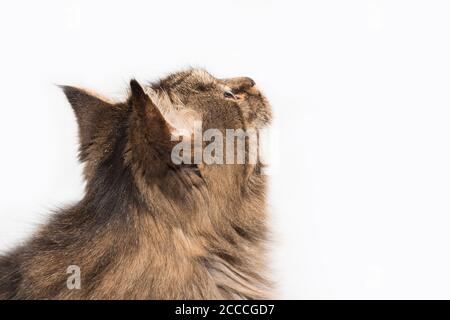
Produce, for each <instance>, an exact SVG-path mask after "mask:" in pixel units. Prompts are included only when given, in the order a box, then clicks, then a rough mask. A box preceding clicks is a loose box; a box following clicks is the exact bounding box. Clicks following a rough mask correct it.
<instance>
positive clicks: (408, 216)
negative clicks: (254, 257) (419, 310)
mask: <svg viewBox="0 0 450 320" xmlns="http://www.w3.org/2000/svg"><path fill="white" fill-rule="evenodd" d="M449 16H450V6H449V3H448V1H395V0H393V1H387V0H386V1H377V0H371V1H366V0H357V1H356V0H355V1H332V0H330V1H261V0H258V1H256V0H255V1H176V2H173V1H155V2H151V1H140V2H138V1H122V2H118V1H104V2H102V1H95V2H94V1H27V2H25V1H14V2H12V1H10V2H2V4H1V5H0V35H1V37H0V57H1V59H0V88H1V91H0V92H1V96H0V124H1V125H0V147H1V157H0V250H6V249H8V248H11V247H12V246H14V245H15V244H17V243H19V242H20V240H22V239H24V238H25V237H26V236H27V235H29V234H30V232H31V231H32V230H34V228H35V226H36V224H37V223H39V222H41V221H43V220H44V218H45V217H47V216H48V215H49V214H50V212H51V210H53V209H55V208H57V207H59V206H64V205H65V204H67V203H71V202H74V201H77V200H78V199H80V198H81V196H82V190H83V183H82V180H81V167H80V165H79V164H78V163H77V160H76V151H77V146H76V142H77V140H76V134H77V133H76V123H75V118H74V115H73V113H72V110H71V109H70V107H69V105H68V103H67V102H66V101H65V98H64V96H63V94H62V93H61V92H60V90H59V89H58V88H57V87H56V86H55V84H72V85H79V86H84V87H88V88H91V89H94V90H98V91H99V92H101V93H102V94H104V95H107V96H110V97H115V98H121V97H123V96H124V93H125V92H126V89H127V85H128V81H129V79H130V78H131V77H137V78H138V79H139V80H141V81H146V80H156V79H157V78H159V77H162V76H164V75H166V74H168V73H169V72H172V71H177V70H178V69H180V68H185V67H188V66H196V67H204V68H206V69H207V70H209V71H210V72H211V73H212V74H214V75H216V76H218V77H228V76H240V75H246V76H251V77H252V78H254V79H255V80H256V82H257V84H258V85H259V86H260V87H261V88H262V89H264V91H265V92H266V94H267V96H268V97H269V99H270V100H271V102H272V104H273V108H274V114H275V123H274V125H273V131H274V132H276V134H275V136H276V137H277V141H278V144H277V149H278V151H277V152H276V153H275V154H273V160H274V163H273V168H272V169H273V170H272V175H271V179H272V184H271V197H270V201H271V209H272V221H273V230H274V238H275V239H274V245H273V248H274V250H273V251H274V254H273V261H274V272H275V278H276V279H277V280H278V282H279V289H278V294H277V298H289V299H293V298H332V299H335V298H344V299H346V298H388V299H389V298H450V272H449V270H450V257H449V244H450V232H449V227H450V197H449V196H450V150H449V138H450V125H449V124H450V94H449V92H450V90H449V89H450V62H449V61H450V47H449V43H450V42H449V38H450V19H449Z"/></svg>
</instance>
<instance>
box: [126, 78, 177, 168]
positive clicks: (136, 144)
mask: <svg viewBox="0 0 450 320" xmlns="http://www.w3.org/2000/svg"><path fill="white" fill-rule="evenodd" d="M130 87H131V96H130V99H129V103H130V104H131V107H132V114H131V118H130V137H129V139H130V146H131V148H132V156H133V160H134V163H135V164H138V165H139V168H140V169H141V170H143V171H144V172H145V174H146V175H147V174H148V175H152V176H154V175H160V174H164V173H165V172H166V171H167V169H168V168H170V167H172V166H173V163H172V161H171V151H172V148H173V147H174V146H175V144H176V141H173V139H172V135H173V133H174V132H175V129H174V128H173V127H172V126H171V125H170V124H169V123H168V122H167V121H166V119H165V118H164V116H163V115H162V114H161V111H160V110H159V109H158V107H157V106H156V105H155V104H154V103H153V101H152V100H151V99H150V97H149V96H148V95H147V94H146V93H145V92H144V89H142V87H141V85H140V84H139V83H138V82H137V81H136V80H131V81H130Z"/></svg>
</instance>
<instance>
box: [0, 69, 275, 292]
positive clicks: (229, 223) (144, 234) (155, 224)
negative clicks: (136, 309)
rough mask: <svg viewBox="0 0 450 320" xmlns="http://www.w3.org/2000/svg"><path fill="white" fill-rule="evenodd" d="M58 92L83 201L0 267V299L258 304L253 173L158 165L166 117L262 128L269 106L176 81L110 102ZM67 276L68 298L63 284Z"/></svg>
mask: <svg viewBox="0 0 450 320" xmlns="http://www.w3.org/2000/svg"><path fill="white" fill-rule="evenodd" d="M63 90H64V93H65V94H66V96H67V98H68V100H69V102H70V104H71V105H72V107H73V109H74V112H75V115H76V117H77V121H78V124H79V135H80V160H81V161H82V162H84V164H85V169H84V175H85V179H86V181H87V186H86V192H85V195H84V197H83V199H82V200H81V201H80V202H79V203H77V204H76V205H74V206H72V207H69V208H67V209H64V210H61V211H59V212H56V213H55V214H54V215H52V217H51V219H50V221H48V223H46V224H45V225H43V226H42V227H41V228H40V229H39V230H38V232H37V233H36V234H35V235H34V236H33V237H32V238H30V239H29V240H28V241H27V242H26V244H25V245H23V246H20V247H18V248H17V249H16V250H13V251H11V252H9V253H8V254H6V255H4V256H1V257H0V299H261V298H267V297H269V296H270V283H269V281H268V280H267V279H266V265H267V262H266V260H265V258H266V257H265V254H266V240H267V225H266V200H265V193H266V178H265V177H264V175H262V174H261V165H260V164H259V163H258V164H257V165H252V166H251V167H249V165H246V164H235V165H174V164H173V163H171V161H170V151H171V148H172V147H173V143H174V142H173V141H171V139H170V134H171V133H172V130H173V129H174V128H173V126H174V125H173V123H177V121H176V120H173V119H172V120H170V119H169V118H170V117H173V112H175V111H177V110H184V111H183V112H181V113H180V114H181V117H183V114H184V115H186V114H191V115H192V114H195V115H199V116H200V117H202V120H203V123H204V126H205V128H220V129H226V128H247V127H259V126H262V125H263V124H264V125H265V124H267V123H268V122H269V121H270V117H271V113H270V107H269V105H268V103H267V101H266V100H265V98H264V97H263V96H262V94H261V93H260V92H259V91H258V90H257V89H256V88H255V87H254V82H253V81H250V80H249V78H235V79H230V80H218V79H216V78H214V77H212V76H211V75H209V74H208V73H207V72H205V71H202V70H188V71H183V72H180V73H176V74H173V75H171V76H169V77H167V78H166V79H164V80H162V81H160V82H159V83H157V84H154V85H152V86H148V87H145V88H144V90H143V89H142V88H141V87H140V85H139V84H138V83H137V82H135V81H132V82H131V93H130V97H129V99H128V100H127V101H125V102H122V103H111V102H110V101H107V100H105V99H102V98H100V97H99V96H98V95H93V94H91V93H89V92H88V91H85V90H82V89H78V88H74V87H63ZM224 90H233V92H234V93H235V94H236V97H234V99H229V98H225V97H224V96H223V91H224ZM146 93H147V94H146ZM186 110H188V111H189V112H187V113H186V112H185V111H186ZM175 113H176V112H175ZM168 114H172V116H167V115H168ZM184 120H186V119H184ZM171 123H172V124H171ZM175 126H176V124H175ZM71 265H76V266H79V267H80V270H81V288H80V289H69V288H68V287H67V285H66V281H67V279H68V277H69V276H70V274H68V273H67V268H68V267H69V266H71Z"/></svg>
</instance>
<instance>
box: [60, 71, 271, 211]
mask: <svg viewBox="0 0 450 320" xmlns="http://www.w3.org/2000/svg"><path fill="white" fill-rule="evenodd" d="M62 89H63V91H64V93H65V94H66V96H67V98H68V100H69V102H70V104H71V105H72V107H73V110H74V112H75V115H76V118H77V121H78V125H79V138H80V153H79V156H80V160H81V161H82V162H84V163H85V171H84V174H85V178H86V180H87V188H88V191H89V189H90V188H95V187H96V186H98V185H99V182H98V181H99V180H100V181H107V182H104V183H103V185H102V187H103V188H110V187H113V186H114V185H122V184H123V183H126V184H129V185H134V186H136V188H137V190H139V192H140V193H141V194H144V195H146V197H151V196H152V194H153V195H154V194H155V192H157V193H161V194H162V196H164V197H168V198H173V199H179V200H182V201H183V202H184V203H189V202H191V203H195V202H198V201H199V199H198V198H199V197H205V195H206V196H207V197H210V198H211V197H213V198H216V199H222V200H224V201H225V200H226V201H229V200H233V198H235V197H237V196H239V195H242V194H245V193H246V192H247V193H248V191H249V190H250V192H256V193H258V192H259V189H261V190H260V192H263V190H262V189H263V180H264V178H263V177H261V171H260V166H261V164H260V162H259V160H258V159H257V158H256V161H254V162H252V163H250V161H248V160H249V156H248V153H249V146H248V140H249V137H248V136H246V135H245V133H246V130H257V129H261V128H263V127H265V126H266V125H268V124H269V123H270V121H271V108H270V106H269V103H268V102H267V100H266V98H265V97H264V96H263V95H262V93H261V92H260V91H259V90H258V88H257V87H256V86H255V82H254V81H253V80H252V79H250V78H247V77H239V78H231V79H217V78H215V77H213V76H212V75H210V74H209V73H207V72H206V71H204V70H199V69H192V70H188V71H182V72H178V73H174V74H172V75H169V76H168V77H166V78H165V79H162V80H160V81H159V82H157V83H154V84H150V85H146V86H141V85H140V84H139V83H138V82H137V81H135V80H132V81H131V82H130V94H129V97H128V99H127V101H125V102H112V101H110V100H108V99H106V98H104V97H101V96H100V95H98V94H95V93H92V92H89V91H87V90H83V89H80V88H75V87H69V86H63V87H62ZM208 130H209V131H208ZM214 130H215V131H214ZM227 130H228V131H230V130H242V131H244V136H243V137H239V135H236V137H235V138H236V139H237V140H239V139H241V140H243V141H244V144H243V145H244V153H245V155H244V161H243V162H242V161H240V162H239V161H238V158H239V157H236V154H237V153H238V152H242V150H238V149H237V145H239V143H236V145H234V146H233V147H232V148H231V149H226V148H227V147H226V143H227V141H225V140H226V138H227V136H226V133H227ZM211 131H213V132H215V135H214V138H213V139H211V138H212V137H211V135H210V136H209V139H208V138H207V139H205V137H203V136H202V135H203V134H205V133H207V132H211ZM196 134H197V135H200V138H199V137H198V136H196ZM220 134H222V135H220ZM233 139H234V138H233ZM234 141H236V140H234ZM213 142H214V143H219V142H220V143H222V144H218V145H216V148H215V149H214V150H213V151H212V154H213V155H214V157H216V158H215V160H217V156H218V154H219V155H220V156H221V157H223V161H222V163H220V161H207V160H205V158H204V157H203V155H204V153H203V152H204V151H205V148H208V145H210V144H211V143H213ZM245 142H247V144H246V143H245ZM210 147H211V146H210ZM256 148H258V142H256ZM210 149H211V148H210ZM221 150H222V151H223V152H221ZM209 151H211V150H209ZM199 153H200V157H197V156H196V155H198V154H199ZM230 153H232V154H233V155H234V157H233V158H234V159H236V161H235V162H231V163H230V162H227V161H226V156H227V154H228V155H229V154H230ZM237 162H239V163H237ZM107 177H109V178H107ZM125 180H127V181H125ZM196 195H197V196H196ZM144 198H145V197H144ZM186 200H189V201H186ZM209 200H211V199H209Z"/></svg>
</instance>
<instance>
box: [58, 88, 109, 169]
mask: <svg viewBox="0 0 450 320" xmlns="http://www.w3.org/2000/svg"><path fill="white" fill-rule="evenodd" d="M60 88H61V89H62V90H63V92H64V94H65V95H66V97H67V100H68V101H69V103H70V105H71V106H72V109H73V111H74V112H75V116H76V118H77V122H78V129H79V130H78V131H79V138H80V158H81V161H84V160H85V159H86V157H87V156H88V149H89V146H90V145H91V143H92V141H93V139H94V138H95V137H96V136H97V135H98V134H99V132H98V131H99V130H101V128H102V127H104V125H103V123H104V122H105V119H107V118H108V117H107V114H108V113H109V112H111V110H112V109H113V108H112V107H113V104H112V103H111V102H108V100H106V99H104V98H101V97H100V96H99V95H96V94H93V93H90V92H88V91H87V90H84V89H81V88H76V87H71V86H60Z"/></svg>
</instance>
